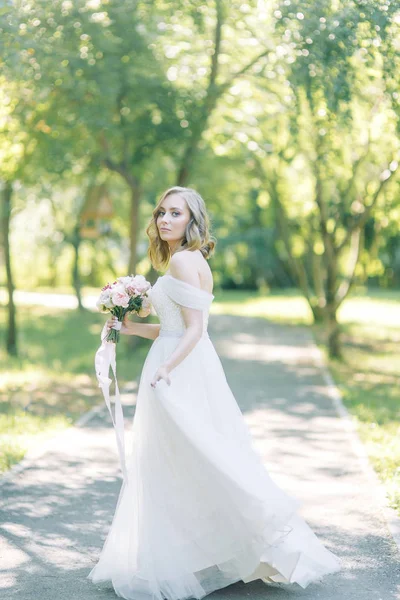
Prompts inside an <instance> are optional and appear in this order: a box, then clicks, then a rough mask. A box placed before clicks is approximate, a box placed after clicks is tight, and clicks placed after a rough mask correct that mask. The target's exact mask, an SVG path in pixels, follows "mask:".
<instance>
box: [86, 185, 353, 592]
mask: <svg viewBox="0 0 400 600" xmlns="http://www.w3.org/2000/svg"><path fill="white" fill-rule="evenodd" d="M147 234H148V236H149V239H150V246H149V251H148V252H149V257H150V260H151V262H152V264H153V266H154V267H155V268H156V269H158V270H161V271H165V269H167V268H168V269H169V270H168V272H166V273H165V275H163V276H161V277H159V278H158V280H157V281H156V283H155V284H154V286H153V287H152V289H151V291H150V297H151V302H152V304H153V306H154V308H155V310H156V312H157V315H158V317H159V319H160V324H150V323H134V322H131V321H129V320H128V319H127V318H125V320H124V323H123V325H122V328H121V330H120V332H121V333H122V334H126V335H139V336H141V337H145V338H148V339H152V340H154V342H153V344H152V345H151V348H150V350H149V353H148V355H147V357H146V360H145V363H144V366H143V371H142V374H141V378H140V383H139V389H138V395H137V402H136V413H135V416H134V419H133V427H132V439H133V445H132V452H131V454H130V456H129V461H128V467H127V472H128V476H127V477H126V478H125V479H124V481H123V482H122V485H121V490H120V493H119V497H118V502H117V506H116V510H115V514H114V518H113V521H112V525H111V528H110V530H109V533H108V536H107V539H106V541H105V543H104V546H103V549H102V551H101V554H100V557H99V560H98V562H97V564H96V565H95V566H94V568H93V569H92V570H91V571H90V573H89V575H88V578H89V579H90V580H91V581H92V582H93V583H97V582H99V581H111V583H112V585H113V588H114V590H115V593H116V594H117V595H118V596H120V597H122V598H126V599H129V600H156V599H157V600H164V599H167V600H185V599H189V598H202V597H204V596H205V595H207V594H210V593H211V592H213V591H214V590H217V589H220V588H223V587H225V586H227V585H230V584H232V583H234V582H237V581H243V582H245V583H248V582H250V581H253V580H255V579H261V580H263V581H264V582H266V583H268V582H280V583H282V584H292V583H296V584H298V585H300V586H301V587H302V588H305V587H307V586H308V585H309V584H310V583H311V582H315V581H318V580H321V578H322V577H323V576H324V575H327V574H328V573H334V572H337V571H339V570H340V568H341V566H340V562H339V559H338V558H337V557H336V556H335V555H334V554H333V553H332V552H330V551H329V550H328V549H327V548H325V547H324V545H323V544H322V543H321V541H320V540H319V539H318V538H317V537H316V535H315V534H314V532H313V531H312V530H311V528H310V527H309V526H308V524H307V523H306V522H305V521H304V520H303V519H302V517H301V516H300V515H299V514H298V513H297V510H298V508H299V506H300V504H301V503H300V502H299V501H298V500H297V499H296V498H294V497H292V496H290V495H288V494H287V493H286V492H284V491H283V490H282V489H281V488H280V487H279V486H278V485H277V484H276V483H275V482H274V481H273V480H272V479H271V477H270V475H269V474H268V472H267V470H266V468H265V466H264V465H263V463H262V459H261V456H260V455H259V454H258V453H257V451H256V450H255V447H254V446H253V442H252V437H251V434H250V431H249V429H248V427H247V424H246V422H245V420H244V418H243V415H242V413H241V411H240V409H239V406H238V404H237V402H236V399H235V397H234V396H233V394H232V391H231V389H230V387H229V384H228V382H227V380H226V377H225V374H224V370H223V367H222V364H221V362H220V359H219V357H218V355H217V353H216V350H215V348H214V346H213V344H212V342H211V340H210V338H209V336H208V333H207V324H208V315H209V309H210V305H211V303H212V301H213V299H214V296H213V278H212V273H211V270H210V267H209V265H208V262H207V260H208V259H209V258H210V256H211V254H212V252H213V250H214V245H215V244H214V241H213V239H212V238H211V236H210V233H209V218H208V216H207V212H206V207H205V203H204V200H203V199H202V197H201V196H200V195H199V194H198V193H197V192H196V191H195V190H193V189H191V188H184V187H172V188H170V189H168V190H166V191H165V192H164V194H163V195H162V196H161V199H160V200H159V202H158V204H157V206H156V208H155V209H154V211H153V216H152V219H151V222H150V224H149V226H148V228H147ZM114 324H115V321H114V319H110V320H109V321H107V324H106V325H107V328H110V327H113V326H114Z"/></svg>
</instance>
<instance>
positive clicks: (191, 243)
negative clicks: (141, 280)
mask: <svg viewBox="0 0 400 600" xmlns="http://www.w3.org/2000/svg"><path fill="white" fill-rule="evenodd" d="M170 194H179V195H180V196H181V197H182V198H183V199H184V200H185V201H186V204H187V206H188V208H189V211H190V220H189V223H188V224H187V226H186V230H185V235H184V238H183V240H182V244H181V247H180V248H179V250H177V252H180V251H182V250H191V251H192V252H193V251H194V250H200V252H201V253H202V255H203V256H204V258H205V259H207V260H208V259H209V258H210V257H211V256H212V254H213V252H214V247H215V244H216V239H215V238H214V237H213V236H211V235H210V232H209V228H210V219H209V216H208V214H207V209H206V205H205V202H204V200H203V198H202V197H201V196H200V194H199V193H198V192H196V190H194V189H192V188H186V187H180V186H174V187H171V188H169V189H168V190H166V191H165V192H164V193H163V194H162V195H161V198H160V199H159V201H158V202H157V206H156V207H155V209H154V210H153V215H152V218H151V220H150V223H149V225H148V226H147V229H146V233H147V235H148V237H149V239H150V244H149V248H148V251H147V254H148V256H149V258H150V261H151V264H152V265H153V267H154V268H155V269H156V270H158V271H163V270H166V269H167V267H168V264H169V261H170V259H171V252H170V249H169V245H168V242H166V241H165V240H162V239H161V238H160V236H159V233H158V228H157V217H158V212H159V207H160V205H161V204H162V203H163V201H164V200H165V198H166V197H167V196H169V195H170Z"/></svg>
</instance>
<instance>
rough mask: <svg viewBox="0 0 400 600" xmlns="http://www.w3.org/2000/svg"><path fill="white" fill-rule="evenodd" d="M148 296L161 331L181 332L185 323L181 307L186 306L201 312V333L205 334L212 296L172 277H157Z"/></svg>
mask: <svg viewBox="0 0 400 600" xmlns="http://www.w3.org/2000/svg"><path fill="white" fill-rule="evenodd" d="M148 294H149V298H150V300H151V303H152V305H153V307H154V309H155V311H156V313H157V315H158V317H159V319H160V324H161V330H162V331H171V332H172V331H173V332H183V331H184V330H185V322H184V319H183V316H182V311H181V307H182V306H187V307H189V308H196V309H199V310H202V311H203V333H206V332H207V326H208V316H209V310H210V305H211V302H212V301H213V299H214V296H213V294H209V293H208V292H206V291H204V290H201V289H199V288H197V287H195V286H193V285H191V284H189V283H186V282H185V281H182V280H180V279H176V278H175V277H172V275H163V276H161V277H159V278H158V279H157V281H156V283H155V284H154V285H153V287H152V288H151V290H150V291H149V292H148Z"/></svg>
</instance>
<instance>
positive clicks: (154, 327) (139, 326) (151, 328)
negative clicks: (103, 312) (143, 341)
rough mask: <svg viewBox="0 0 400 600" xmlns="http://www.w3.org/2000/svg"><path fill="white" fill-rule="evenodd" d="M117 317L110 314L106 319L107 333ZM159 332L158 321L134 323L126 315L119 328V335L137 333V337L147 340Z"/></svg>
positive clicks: (153, 337)
mask: <svg viewBox="0 0 400 600" xmlns="http://www.w3.org/2000/svg"><path fill="white" fill-rule="evenodd" d="M117 320H118V319H117V317H116V316H114V315H112V316H111V318H110V319H109V320H108V321H107V333H108V332H109V331H110V328H111V327H112V325H113V324H115V323H116V322H117ZM159 333H160V323H135V322H133V321H130V320H129V319H128V315H125V317H124V318H123V320H122V326H121V329H120V334H121V335H138V336H139V337H144V338H147V339H148V340H155V339H156V338H157V337H158V334H159Z"/></svg>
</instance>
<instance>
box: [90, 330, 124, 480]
mask: <svg viewBox="0 0 400 600" xmlns="http://www.w3.org/2000/svg"><path fill="white" fill-rule="evenodd" d="M121 326H122V322H121V321H117V322H116V323H115V325H114V326H113V329H121ZM107 335H108V329H107V322H106V323H105V324H104V327H103V331H102V332H101V334H100V338H101V346H100V347H99V349H98V350H97V352H96V356H95V359H94V364H95V369H96V376H97V381H98V382H99V388H101V390H102V392H103V396H104V400H105V403H106V405H107V408H108V411H109V413H110V415H111V420H112V423H113V426H114V430H115V437H116V440H117V447H118V453H119V461H120V465H121V470H122V475H123V478H124V480H125V482H127V481H128V473H127V469H126V457H125V429H124V413H123V411H122V404H121V397H120V393H119V388H118V381H117V365H116V358H115V355H116V349H115V346H116V344H115V343H114V342H107V341H106V338H107ZM110 367H111V369H112V372H113V374H114V379H115V411H114V412H115V419H114V416H113V414H112V410H111V400H110V385H111V382H112V379H110V378H109V376H108V375H109V371H110Z"/></svg>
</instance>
